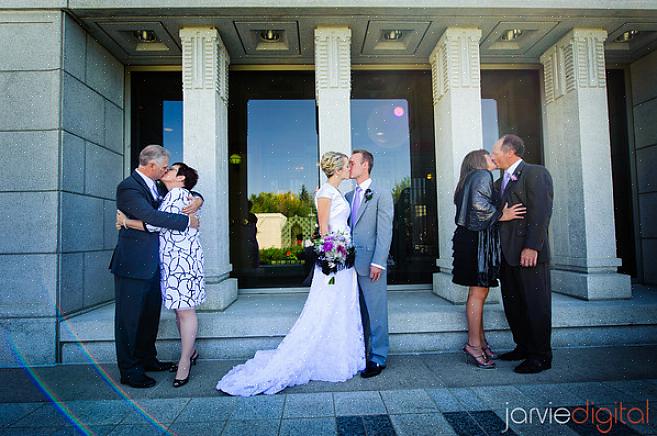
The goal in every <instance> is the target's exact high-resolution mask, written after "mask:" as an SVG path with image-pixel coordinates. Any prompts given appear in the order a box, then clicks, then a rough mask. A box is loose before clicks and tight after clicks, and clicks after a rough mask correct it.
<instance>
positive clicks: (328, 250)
mask: <svg viewBox="0 0 657 436" xmlns="http://www.w3.org/2000/svg"><path fill="white" fill-rule="evenodd" d="M315 253H317V260H316V263H317V266H319V267H320V268H321V269H322V272H323V273H324V274H325V275H327V276H328V275H331V274H335V273H336V272H338V271H339V270H342V269H345V268H350V267H352V266H353V264H354V247H353V246H352V245H351V240H350V238H349V235H348V234H346V233H341V232H335V233H330V234H328V235H326V236H324V237H322V238H320V239H318V240H316V241H315ZM334 283H335V276H332V277H331V278H330V279H329V281H328V284H329V285H332V284H334Z"/></svg>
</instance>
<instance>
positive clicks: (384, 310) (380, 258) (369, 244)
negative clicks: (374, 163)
mask: <svg viewBox="0 0 657 436" xmlns="http://www.w3.org/2000/svg"><path fill="white" fill-rule="evenodd" d="M355 192H356V191H355V190H353V191H350V192H348V193H347V195H346V198H347V201H348V202H349V204H350V205H352V208H353V201H354V194H355ZM362 195H363V198H362V200H361V202H360V206H359V208H358V211H355V212H354V213H355V214H356V215H355V220H353V221H354V222H350V226H351V237H352V240H353V243H354V247H355V248H356V260H355V268H356V274H357V276H358V287H359V289H360V301H361V308H360V309H361V314H362V318H363V329H364V332H365V354H366V357H367V360H370V361H373V362H376V363H378V364H379V365H385V364H386V359H387V358H388V348H389V341H388V295H387V287H388V277H387V274H386V271H385V270H384V271H382V272H381V276H380V278H379V280H377V281H372V280H371V279H370V265H372V264H375V265H379V266H382V267H384V268H385V267H386V264H387V260H388V253H389V252H390V242H391V240H392V216H393V205H392V195H391V194H390V192H389V191H379V190H378V189H377V187H376V185H375V184H374V183H373V182H372V183H371V184H370V186H369V189H367V190H366V191H365V192H364V193H363V194H362ZM368 197H369V199H368ZM363 303H364V304H363Z"/></svg>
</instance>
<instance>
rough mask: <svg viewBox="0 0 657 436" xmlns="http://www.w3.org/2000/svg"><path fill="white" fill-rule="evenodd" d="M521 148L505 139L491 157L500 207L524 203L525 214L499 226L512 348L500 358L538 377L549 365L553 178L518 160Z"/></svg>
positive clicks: (520, 143)
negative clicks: (500, 172) (516, 362)
mask: <svg viewBox="0 0 657 436" xmlns="http://www.w3.org/2000/svg"><path fill="white" fill-rule="evenodd" d="M524 152H525V144H524V143H523V141H522V139H520V138H519V137H518V136H516V135H504V136H502V138H500V139H499V140H498V141H497V142H496V143H495V145H494V146H493V151H492V153H491V155H492V158H493V160H494V161H495V163H496V164H497V166H498V167H499V168H500V169H501V170H504V176H503V177H502V178H501V179H500V180H498V181H497V182H496V188H497V192H498V194H499V206H500V209H501V207H502V206H503V205H504V204H507V203H508V205H509V206H512V205H514V204H517V203H522V204H524V205H525V206H526V207H527V215H525V218H524V219H521V220H512V221H505V222H501V223H500V224H499V229H500V242H501V245H502V265H501V271H500V281H501V287H502V301H503V303H504V313H505V314H506V318H507V321H508V322H509V327H511V332H512V333H513V340H514V342H515V343H516V348H515V349H514V350H513V351H510V352H508V353H505V354H502V355H501V356H500V359H502V360H524V361H523V362H522V363H521V364H520V365H518V366H517V367H516V368H515V369H514V371H515V372H518V373H525V374H529V373H537V372H541V371H544V370H546V369H550V368H551V366H552V347H551V339H550V337H551V333H552V306H551V304H552V290H551V287H550V271H549V261H550V247H549V244H548V225H549V224H550V217H551V215H552V199H553V197H554V192H553V188H552V177H551V176H550V173H549V172H548V171H547V169H545V167H543V166H540V165H531V164H528V163H526V162H524V161H523V160H522V157H523V155H524Z"/></svg>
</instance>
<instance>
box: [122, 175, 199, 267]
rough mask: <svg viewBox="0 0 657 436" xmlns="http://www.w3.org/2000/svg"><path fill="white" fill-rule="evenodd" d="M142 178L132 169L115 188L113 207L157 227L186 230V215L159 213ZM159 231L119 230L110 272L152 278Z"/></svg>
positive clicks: (158, 261) (156, 203)
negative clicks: (114, 204)
mask: <svg viewBox="0 0 657 436" xmlns="http://www.w3.org/2000/svg"><path fill="white" fill-rule="evenodd" d="M158 206H159V204H158V202H157V201H156V200H155V199H154V198H153V195H152V194H151V191H150V189H148V186H147V185H146V182H144V179H142V177H141V176H140V175H139V174H137V172H136V171H133V172H132V174H131V175H130V177H128V178H126V179H125V180H123V181H122V182H121V183H119V186H118V187H117V188H116V208H117V209H119V210H120V211H122V212H123V213H125V214H126V216H127V217H128V218H132V219H138V220H141V221H143V222H145V223H148V224H151V225H153V226H156V227H164V228H167V229H173V230H181V231H182V230H185V229H186V228H187V225H188V223H189V218H188V217H187V216H186V215H181V214H177V213H167V212H160V211H159V210H157V208H158ZM159 245H160V234H159V233H158V232H155V233H149V232H143V231H138V230H133V229H121V230H120V231H119V240H118V242H117V243H116V248H114V254H113V255H112V260H111V262H110V269H111V270H112V274H116V275H118V276H121V277H128V278H133V279H142V280H148V279H152V278H153V277H154V276H155V274H156V273H157V271H158V270H159V265H160V253H159Z"/></svg>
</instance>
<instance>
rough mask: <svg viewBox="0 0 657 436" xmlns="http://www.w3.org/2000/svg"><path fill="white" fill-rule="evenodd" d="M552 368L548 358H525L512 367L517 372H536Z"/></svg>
mask: <svg viewBox="0 0 657 436" xmlns="http://www.w3.org/2000/svg"><path fill="white" fill-rule="evenodd" d="M550 368H552V362H550V361H549V360H539V359H533V358H532V359H527V360H525V361H524V362H522V363H521V364H520V365H518V366H516V367H515V368H513V371H515V372H517V373H518V374H536V373H539V372H542V371H545V370H547V369H550Z"/></svg>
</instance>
